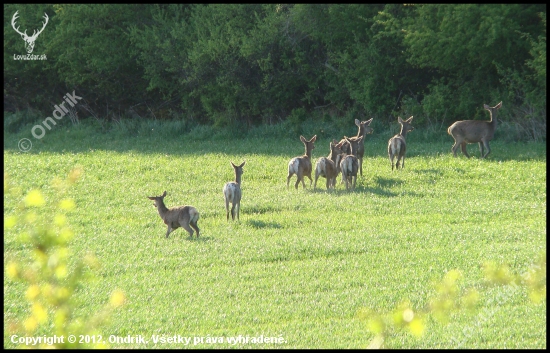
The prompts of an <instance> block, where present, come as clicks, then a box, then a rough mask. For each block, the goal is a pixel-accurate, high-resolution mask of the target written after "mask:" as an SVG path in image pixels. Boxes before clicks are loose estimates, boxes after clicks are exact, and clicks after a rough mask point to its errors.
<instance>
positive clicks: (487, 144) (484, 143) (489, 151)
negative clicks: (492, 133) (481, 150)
mask: <svg viewBox="0 0 550 353" xmlns="http://www.w3.org/2000/svg"><path fill="white" fill-rule="evenodd" d="M483 145H484V146H485V148H486V149H487V153H485V155H484V156H483V158H485V157H487V156H488V155H489V153H491V148H490V147H489V141H487V140H484V141H483Z"/></svg>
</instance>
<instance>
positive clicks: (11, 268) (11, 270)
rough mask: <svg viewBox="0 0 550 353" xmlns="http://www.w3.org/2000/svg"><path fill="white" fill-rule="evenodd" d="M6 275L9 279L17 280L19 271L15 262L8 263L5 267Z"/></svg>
mask: <svg viewBox="0 0 550 353" xmlns="http://www.w3.org/2000/svg"><path fill="white" fill-rule="evenodd" d="M6 273H7V274H8V277H9V278H11V279H15V278H17V277H18V276H19V269H18V268H17V264H16V263H15V262H10V263H8V265H7V266H6Z"/></svg>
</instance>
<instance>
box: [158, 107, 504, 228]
mask: <svg viewBox="0 0 550 353" xmlns="http://www.w3.org/2000/svg"><path fill="white" fill-rule="evenodd" d="M501 107H502V102H500V103H498V104H497V105H495V106H494V107H490V106H488V105H487V104H484V105H483V108H484V109H485V110H487V111H489V118H490V119H489V121H478V120H462V121H457V122H455V123H454V124H452V125H451V126H450V127H449V128H448V129H447V133H448V134H449V135H451V136H452V137H453V139H454V140H455V143H454V145H453V147H452V148H451V151H452V153H453V155H454V157H456V151H457V149H458V147H459V146H460V148H461V150H462V153H463V154H464V155H465V156H466V157H468V158H470V155H469V154H468V152H467V151H466V144H467V143H478V144H479V150H480V152H481V158H485V157H487V155H488V154H489V153H490V152H491V148H490V147H489V141H491V140H492V139H493V137H494V134H495V129H496V126H497V119H496V117H497V111H498V110H499V109H500V108H501ZM412 120H413V117H412V116H411V117H410V118H408V119H407V120H403V119H401V117H398V118H397V122H398V123H399V124H400V125H401V131H400V132H399V133H398V134H397V135H395V136H393V137H392V138H390V139H389V141H388V157H389V160H390V163H391V168H392V171H393V169H394V167H395V169H396V170H397V169H399V168H400V167H401V169H403V168H404V167H405V152H406V146H407V145H406V140H405V139H406V137H407V133H409V132H410V131H413V130H414V127H413V126H412V125H411V122H412ZM371 122H372V118H371V119H370V120H367V121H359V120H358V119H355V125H357V127H358V128H359V131H358V132H357V136H354V137H347V136H344V138H343V139H341V140H340V141H336V140H332V141H331V142H330V144H329V148H330V152H329V155H328V156H327V157H320V158H319V159H318V160H317V163H316V164H315V184H314V186H313V188H314V189H315V188H316V187H317V179H318V178H319V176H322V177H323V178H325V179H326V188H327V190H328V189H331V188H332V189H334V188H335V187H336V178H337V176H338V174H340V173H342V183H345V184H346V189H347V190H349V189H354V188H355V184H356V181H357V173H359V174H360V175H361V176H363V156H364V153H365V145H364V142H365V135H367V134H371V133H372V132H373V129H372V128H371V127H370V124H371ZM316 140H317V135H315V136H313V137H312V138H311V139H309V140H307V139H306V138H305V137H304V136H300V141H302V143H303V144H304V147H305V154H304V155H303V156H298V157H294V158H292V159H291V160H290V161H289V162H288V175H287V177H286V186H287V189H288V188H289V183H290V178H291V177H292V176H294V175H296V183H295V184H294V187H295V188H296V189H298V185H299V184H300V182H301V183H302V187H303V188H304V189H305V188H306V185H305V182H304V178H305V177H308V179H309V185H310V187H311V183H312V182H313V180H312V178H311V172H312V170H313V168H312V164H311V155H312V151H313V149H314V148H315V145H314V143H315V141H316ZM485 149H486V150H487V152H484V150H485ZM394 158H397V160H396V163H395V164H394ZM245 163H246V162H243V163H241V164H240V165H235V164H234V163H233V162H231V166H232V167H233V169H234V171H235V181H230V182H227V183H226V184H225V185H224V187H223V195H224V198H225V210H226V218H227V221H229V204H230V203H231V219H232V220H235V218H237V220H239V210H240V208H241V207H240V206H241V196H242V192H241V176H242V174H243V167H244V165H245ZM165 196H166V191H164V193H163V194H162V195H161V196H149V197H148V198H149V199H150V200H152V201H154V206H155V207H157V210H158V213H159V216H160V218H162V220H163V221H164V223H165V224H166V225H167V226H168V229H167V231H166V238H168V235H169V234H170V232H172V231H173V230H174V229H177V228H179V227H182V228H184V229H185V230H186V231H187V232H188V233H189V236H190V237H193V230H195V231H196V232H197V238H198V237H199V227H198V226H197V222H198V220H199V212H198V211H197V209H196V208H195V207H193V206H177V207H172V208H170V209H168V208H167V207H166V205H165V204H164V197H165Z"/></svg>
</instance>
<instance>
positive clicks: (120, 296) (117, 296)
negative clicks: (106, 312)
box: [110, 289, 126, 308]
mask: <svg viewBox="0 0 550 353" xmlns="http://www.w3.org/2000/svg"><path fill="white" fill-rule="evenodd" d="M125 300H126V296H125V295H124V292H122V291H121V290H119V289H117V290H115V291H113V293H112V294H111V300H110V303H111V305H112V306H114V307H115V308H117V307H119V306H121V305H122V304H124V301H125Z"/></svg>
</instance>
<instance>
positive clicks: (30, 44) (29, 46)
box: [11, 11, 49, 54]
mask: <svg viewBox="0 0 550 353" xmlns="http://www.w3.org/2000/svg"><path fill="white" fill-rule="evenodd" d="M18 12H19V11H15V13H14V14H13V17H12V18H11V26H12V27H13V29H14V30H15V31H16V32H17V33H19V35H20V36H21V38H23V40H24V41H25V49H26V50H27V53H28V54H31V53H32V51H33V50H34V42H35V41H36V38H38V35H40V33H42V31H43V30H44V28H46V25H47V24H48V20H49V18H48V14H47V13H45V12H44V21H45V22H42V29H41V30H39V31H38V32H36V29H35V30H34V31H33V33H32V36H30V37H29V36H28V35H27V30H25V32H24V33H22V32H20V31H19V27H20V26H17V28H15V21H16V20H17V13H18Z"/></svg>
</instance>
